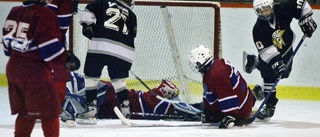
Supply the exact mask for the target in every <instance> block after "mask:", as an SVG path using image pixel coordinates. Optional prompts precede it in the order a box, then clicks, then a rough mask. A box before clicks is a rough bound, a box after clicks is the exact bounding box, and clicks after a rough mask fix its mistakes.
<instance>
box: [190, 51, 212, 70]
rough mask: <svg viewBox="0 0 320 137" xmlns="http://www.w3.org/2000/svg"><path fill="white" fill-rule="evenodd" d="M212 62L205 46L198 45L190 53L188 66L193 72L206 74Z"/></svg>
mask: <svg viewBox="0 0 320 137" xmlns="http://www.w3.org/2000/svg"><path fill="white" fill-rule="evenodd" d="M212 61H213V54H212V52H211V50H210V49H209V48H208V47H206V46H203V45H199V46H198V47H196V48H195V49H193V50H191V52H190V56H189V65H190V67H191V69H192V70H193V71H195V72H200V73H204V72H206V71H207V69H208V67H209V66H210V65H211V62H212Z"/></svg>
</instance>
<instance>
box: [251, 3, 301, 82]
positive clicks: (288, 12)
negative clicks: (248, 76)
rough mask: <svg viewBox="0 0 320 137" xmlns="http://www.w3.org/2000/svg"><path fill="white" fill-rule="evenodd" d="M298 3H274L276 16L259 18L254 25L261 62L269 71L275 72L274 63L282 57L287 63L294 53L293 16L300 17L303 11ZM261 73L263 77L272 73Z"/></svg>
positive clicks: (254, 38) (255, 41)
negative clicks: (272, 67) (265, 18)
mask: <svg viewBox="0 0 320 137" xmlns="http://www.w3.org/2000/svg"><path fill="white" fill-rule="evenodd" d="M298 1H299V0H298ZM297 3H298V2H297V0H288V1H286V2H283V3H280V4H276V5H274V17H273V18H272V19H271V20H269V21H265V20H261V19H259V18H258V19H257V21H256V23H255V25H254V27H253V32H252V33H253V40H254V43H255V46H256V48H257V50H258V52H259V60H260V64H262V65H267V66H269V67H268V68H263V69H268V70H267V71H269V72H271V71H272V72H273V70H272V69H271V65H272V64H273V63H275V62H276V61H279V60H280V59H282V60H283V61H284V63H285V64H286V63H287V61H288V60H289V59H290V57H291V56H292V54H293V48H292V44H293V42H294V41H293V40H294V33H293V31H292V29H291V27H290V24H291V22H292V19H293V18H295V19H300V18H301V17H300V16H301V12H302V10H301V5H298V4H297ZM273 45H274V46H275V47H276V48H274V47H273ZM279 53H280V54H279ZM261 67H262V66H260V68H261ZM260 71H264V70H260ZM261 73H262V77H265V76H267V75H270V73H269V74H268V73H265V74H263V72H261Z"/></svg>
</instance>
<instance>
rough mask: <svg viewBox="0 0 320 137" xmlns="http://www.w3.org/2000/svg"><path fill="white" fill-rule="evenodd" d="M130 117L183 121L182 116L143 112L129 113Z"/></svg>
mask: <svg viewBox="0 0 320 137" xmlns="http://www.w3.org/2000/svg"><path fill="white" fill-rule="evenodd" d="M131 115H136V116H146V117H148V116H151V117H161V118H172V119H183V116H182V115H176V114H154V113H143V112H131Z"/></svg>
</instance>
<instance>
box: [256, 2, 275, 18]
mask: <svg viewBox="0 0 320 137" xmlns="http://www.w3.org/2000/svg"><path fill="white" fill-rule="evenodd" d="M273 8H274V4H273V0H253V9H254V12H255V13H256V14H257V16H258V17H259V18H260V19H262V20H267V21H268V20H270V19H271V18H273V15H274V12H273Z"/></svg>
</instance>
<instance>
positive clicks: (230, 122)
mask: <svg viewBox="0 0 320 137" xmlns="http://www.w3.org/2000/svg"><path fill="white" fill-rule="evenodd" d="M235 122H236V118H235V116H233V115H227V116H225V117H224V118H223V119H222V120H221V121H220V124H219V128H225V129H226V128H231V127H233V126H234V124H235Z"/></svg>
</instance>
